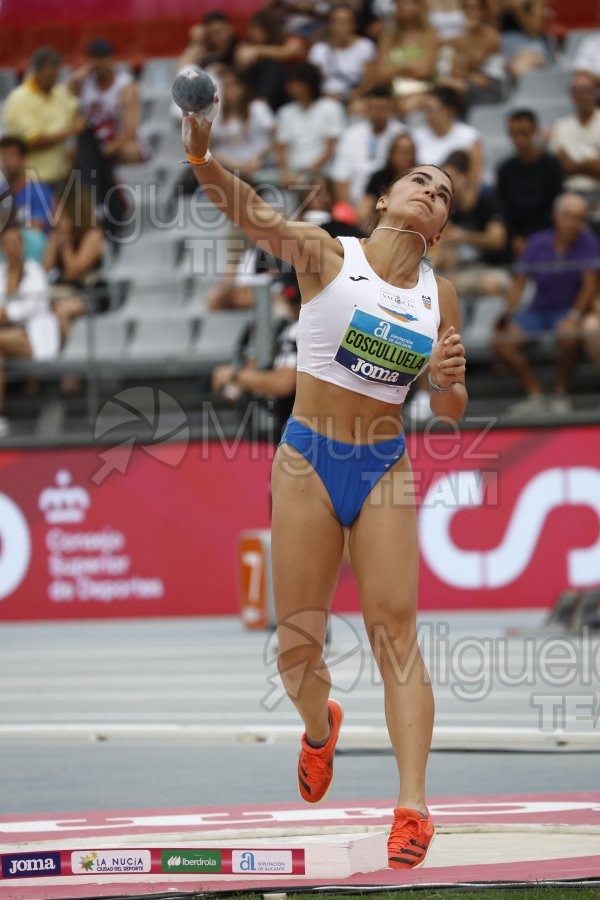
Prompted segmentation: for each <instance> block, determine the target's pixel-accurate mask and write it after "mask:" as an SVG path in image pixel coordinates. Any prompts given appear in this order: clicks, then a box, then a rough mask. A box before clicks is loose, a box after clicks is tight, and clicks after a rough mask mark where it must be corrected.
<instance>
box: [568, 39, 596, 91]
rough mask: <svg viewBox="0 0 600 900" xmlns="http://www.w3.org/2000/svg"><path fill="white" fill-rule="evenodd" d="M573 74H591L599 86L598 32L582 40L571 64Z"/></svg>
mask: <svg viewBox="0 0 600 900" xmlns="http://www.w3.org/2000/svg"><path fill="white" fill-rule="evenodd" d="M571 69H572V70H573V72H591V73H592V74H593V75H594V76H595V77H596V84H597V85H598V86H600V31H595V32H594V33H593V34H589V35H588V36H587V37H586V38H584V39H583V40H582V42H581V44H580V45H579V47H578V49H577V52H576V53H575V56H574V57H573V61H572V63H571Z"/></svg>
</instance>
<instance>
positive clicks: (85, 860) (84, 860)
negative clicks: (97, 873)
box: [80, 853, 98, 872]
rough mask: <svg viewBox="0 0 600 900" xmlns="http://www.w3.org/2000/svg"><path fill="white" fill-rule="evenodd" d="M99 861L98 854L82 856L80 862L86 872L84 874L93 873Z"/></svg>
mask: <svg viewBox="0 0 600 900" xmlns="http://www.w3.org/2000/svg"><path fill="white" fill-rule="evenodd" d="M97 859H98V854H97V853H89V854H88V855H87V856H82V857H81V860H80V865H81V868H82V869H83V870H84V872H92V871H93V869H94V866H95V864H96V860H97Z"/></svg>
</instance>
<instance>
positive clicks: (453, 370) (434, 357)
mask: <svg viewBox="0 0 600 900" xmlns="http://www.w3.org/2000/svg"><path fill="white" fill-rule="evenodd" d="M466 367H467V363H466V360H465V348H464V347H463V345H462V341H461V336H460V334H458V332H457V330H456V328H455V327H454V325H451V326H450V328H448V329H446V331H445V333H444V334H443V335H442V336H441V338H440V339H439V341H438V342H437V343H436V344H435V345H434V347H433V350H432V351H431V357H430V360H429V371H430V373H431V377H432V379H433V381H435V383H436V384H438V385H439V386H440V387H442V388H443V387H448V385H450V384H452V383H453V382H454V381H460V382H461V384H464V380H465V369H466Z"/></svg>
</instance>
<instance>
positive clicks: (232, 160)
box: [212, 69, 275, 177]
mask: <svg viewBox="0 0 600 900" xmlns="http://www.w3.org/2000/svg"><path fill="white" fill-rule="evenodd" d="M274 129H275V116H274V114H273V111H272V109H271V107H270V106H269V105H268V103H266V102H265V101H264V100H251V99H250V90H249V86H248V82H247V80H246V79H245V78H244V77H243V76H242V75H241V74H240V73H239V72H236V71H234V70H232V69H230V70H229V71H227V72H226V73H225V74H224V75H223V77H222V79H221V108H220V110H219V115H218V116H217V117H216V119H215V121H214V122H213V127H212V149H213V153H214V154H215V156H217V157H218V159H219V162H220V163H221V164H222V165H224V166H226V167H227V168H228V169H235V170H236V171H237V172H238V173H239V174H240V175H241V176H242V177H247V176H250V175H252V174H253V173H254V172H256V171H257V170H258V169H260V168H262V167H263V165H264V163H265V159H266V157H267V155H268V153H269V150H270V147H271V144H272V142H273V132H274Z"/></svg>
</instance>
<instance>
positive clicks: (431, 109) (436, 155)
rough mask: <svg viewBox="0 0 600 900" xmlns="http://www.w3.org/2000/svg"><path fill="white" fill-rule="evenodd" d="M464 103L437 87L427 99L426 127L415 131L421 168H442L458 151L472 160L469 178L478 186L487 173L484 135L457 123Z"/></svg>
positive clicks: (454, 95) (463, 123)
mask: <svg viewBox="0 0 600 900" xmlns="http://www.w3.org/2000/svg"><path fill="white" fill-rule="evenodd" d="M460 110H461V100H460V97H459V95H458V94H457V92H456V91H455V90H453V89H452V88H448V87H437V88H434V89H433V90H432V91H430V92H429V94H428V95H427V97H426V99H425V115H426V119H427V121H426V124H425V125H421V126H419V127H418V128H415V129H413V132H412V136H413V140H414V142H415V147H416V155H417V165H430V166H441V165H442V163H443V162H444V160H445V159H447V158H448V157H449V156H450V154H451V153H454V152H455V151H456V150H464V151H465V152H466V153H467V154H468V156H469V178H470V180H471V181H472V182H473V183H475V184H477V183H479V182H480V181H481V178H482V172H483V146H482V142H481V134H480V133H479V132H478V131H477V129H476V128H473V126H472V125H467V124H466V122H459V121H457V117H458V115H459V113H460Z"/></svg>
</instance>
